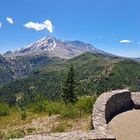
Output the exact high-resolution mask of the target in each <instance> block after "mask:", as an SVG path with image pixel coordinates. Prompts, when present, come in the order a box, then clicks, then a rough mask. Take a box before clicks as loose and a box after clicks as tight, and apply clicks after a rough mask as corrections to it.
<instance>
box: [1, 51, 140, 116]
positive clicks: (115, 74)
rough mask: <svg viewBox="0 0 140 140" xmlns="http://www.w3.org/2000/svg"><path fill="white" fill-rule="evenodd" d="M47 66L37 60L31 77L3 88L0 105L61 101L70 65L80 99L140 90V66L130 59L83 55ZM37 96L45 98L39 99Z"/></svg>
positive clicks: (39, 59) (34, 62)
mask: <svg viewBox="0 0 140 140" xmlns="http://www.w3.org/2000/svg"><path fill="white" fill-rule="evenodd" d="M22 59H23V58H22ZM29 59H31V58H29ZM45 59H46V60H47V58H45ZM33 60H35V59H33ZM33 60H32V61H33ZM19 61H20V60H19ZM27 61H28V60H27ZM40 62H41V65H39V64H40ZM25 63H26V60H25ZM45 63H46V62H45V61H43V59H42V58H37V59H36V60H35V61H33V64H38V67H36V68H35V69H34V68H32V74H30V76H29V77H27V78H24V79H17V80H15V81H14V82H11V83H8V84H7V85H4V86H2V87H0V101H3V102H6V103H8V104H10V105H15V104H16V105H18V106H20V107H22V106H26V105H27V104H29V103H31V104H34V103H37V102H38V101H39V102H40V100H42V99H41V98H43V99H44V98H45V99H46V98H47V99H48V100H51V101H56V100H58V101H60V99H61V93H62V89H63V90H67V88H66V87H67V86H64V88H62V87H63V86H62V85H63V83H66V81H65V77H66V76H67V72H68V71H69V66H70V65H71V64H72V65H73V67H74V80H75V85H74V86H75V94H76V95H77V96H85V95H100V94H101V93H103V92H106V91H109V90H114V89H118V88H119V89H121V88H126V87H127V88H130V89H131V90H132V91H136V90H137V89H138V88H137V84H136V83H137V80H138V79H140V63H139V62H135V61H132V60H129V59H122V58H117V57H111V56H110V57H108V56H105V55H101V54H92V53H84V54H82V55H80V56H78V57H75V58H73V59H71V60H67V61H63V62H61V63H60V62H59V63H57V64H53V63H49V64H46V65H45ZM42 64H43V65H42ZM38 95H39V96H42V97H41V98H40V99H39V98H38ZM50 114H51V113H50Z"/></svg>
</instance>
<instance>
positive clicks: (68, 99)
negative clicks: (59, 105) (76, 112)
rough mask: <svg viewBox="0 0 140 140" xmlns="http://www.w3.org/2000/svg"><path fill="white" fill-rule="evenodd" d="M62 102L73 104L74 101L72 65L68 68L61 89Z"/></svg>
mask: <svg viewBox="0 0 140 140" xmlns="http://www.w3.org/2000/svg"><path fill="white" fill-rule="evenodd" d="M62 100H63V101H64V102H65V103H66V104H67V103H74V102H75V101H76V95H75V80H74V69H73V65H71V66H70V69H69V71H68V74H67V78H66V81H65V82H64V86H63V88H62Z"/></svg>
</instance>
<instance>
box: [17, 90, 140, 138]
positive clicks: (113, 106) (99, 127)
mask: <svg viewBox="0 0 140 140" xmlns="http://www.w3.org/2000/svg"><path fill="white" fill-rule="evenodd" d="M132 108H140V93H130V91H129V90H114V91H111V92H107V93H103V94H102V95H101V96H99V98H98V99H97V101H96V102H95V104H94V106H93V114H92V124H93V128H94V129H93V130H89V131H75V132H63V133H51V134H42V135H41V134H40V135H32V136H26V137H25V138H21V139H17V140H116V138H115V136H114V135H113V134H112V132H111V130H109V128H108V122H109V121H110V120H111V119H112V118H113V117H114V116H115V115H117V114H119V113H121V112H124V111H127V110H130V109H132ZM15 140H16V139H15Z"/></svg>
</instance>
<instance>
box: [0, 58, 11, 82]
mask: <svg viewBox="0 0 140 140" xmlns="http://www.w3.org/2000/svg"><path fill="white" fill-rule="evenodd" d="M13 73H14V72H13V71H12V67H11V64H10V63H9V62H8V61H7V60H6V59H5V58H4V57H3V56H1V55H0V85H3V84H5V83H7V82H9V81H10V80H12V76H13Z"/></svg>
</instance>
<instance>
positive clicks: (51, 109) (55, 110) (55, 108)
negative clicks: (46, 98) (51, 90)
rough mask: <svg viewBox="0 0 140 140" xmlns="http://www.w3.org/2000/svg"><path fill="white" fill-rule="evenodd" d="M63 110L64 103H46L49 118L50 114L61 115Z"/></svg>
mask: <svg viewBox="0 0 140 140" xmlns="http://www.w3.org/2000/svg"><path fill="white" fill-rule="evenodd" d="M64 108H65V104H64V102H54V101H50V102H48V104H47V106H46V111H47V113H48V114H49V116H51V115H52V114H61V111H62V110H63V109H64Z"/></svg>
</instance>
